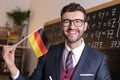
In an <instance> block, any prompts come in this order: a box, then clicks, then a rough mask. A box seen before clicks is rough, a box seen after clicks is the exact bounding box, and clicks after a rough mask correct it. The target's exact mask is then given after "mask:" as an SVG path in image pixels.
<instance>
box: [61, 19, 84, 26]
mask: <svg viewBox="0 0 120 80" xmlns="http://www.w3.org/2000/svg"><path fill="white" fill-rule="evenodd" d="M66 20H68V21H69V25H68V26H65V25H63V22H65V21H66ZM76 20H79V21H81V25H80V26H76V24H75V22H74V21H76ZM72 22H73V24H74V25H75V26H76V27H81V26H82V25H83V23H85V21H84V20H82V19H74V20H70V19H63V20H61V23H62V25H63V26H64V27H69V26H71V24H72Z"/></svg>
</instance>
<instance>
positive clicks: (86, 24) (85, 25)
mask: <svg viewBox="0 0 120 80" xmlns="http://www.w3.org/2000/svg"><path fill="white" fill-rule="evenodd" d="M87 27H88V22H85V24H84V31H86V30H87Z"/></svg>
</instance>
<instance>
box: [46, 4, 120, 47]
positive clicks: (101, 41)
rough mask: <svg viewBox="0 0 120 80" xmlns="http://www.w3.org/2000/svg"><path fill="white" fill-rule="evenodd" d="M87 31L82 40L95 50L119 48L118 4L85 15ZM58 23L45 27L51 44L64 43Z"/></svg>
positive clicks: (119, 10) (119, 17) (119, 20)
mask: <svg viewBox="0 0 120 80" xmlns="http://www.w3.org/2000/svg"><path fill="white" fill-rule="evenodd" d="M87 21H88V24H89V25H88V29H87V31H86V32H85V34H84V36H83V37H84V38H85V40H86V42H88V44H89V45H90V46H91V47H93V48H96V49H110V48H112V49H114V48H115V49H116V48H117V49H118V48H120V4H115V5H113V6H109V7H106V8H102V9H100V10H96V11H93V12H90V13H87ZM59 25H60V21H59V22H56V23H53V24H50V25H46V26H45V31H46V34H47V37H48V39H49V41H50V42H51V43H52V44H58V43H60V42H63V41H64V37H63V35H62V33H61V31H60V28H59Z"/></svg>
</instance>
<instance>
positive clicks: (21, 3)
mask: <svg viewBox="0 0 120 80" xmlns="http://www.w3.org/2000/svg"><path fill="white" fill-rule="evenodd" d="M29 5H30V3H29V0H0V26H5V24H6V22H7V21H8V22H9V23H10V27H12V21H10V20H9V19H8V17H7V15H6V12H8V11H11V10H13V9H15V8H16V7H20V8H21V9H22V10H28V9H29Z"/></svg>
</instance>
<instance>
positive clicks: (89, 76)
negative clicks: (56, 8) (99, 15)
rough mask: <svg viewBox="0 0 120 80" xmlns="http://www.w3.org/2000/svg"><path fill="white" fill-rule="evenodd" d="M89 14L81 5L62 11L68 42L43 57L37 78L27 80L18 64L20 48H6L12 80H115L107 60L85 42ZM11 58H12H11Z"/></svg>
mask: <svg viewBox="0 0 120 80" xmlns="http://www.w3.org/2000/svg"><path fill="white" fill-rule="evenodd" d="M87 26H88V23H87V22H86V12H85V10H84V8H83V7H82V6H81V5H80V4H77V3H70V4H68V5H66V6H64V7H63V9H62V10H61V25H60V27H61V31H62V32H63V34H64V36H65V38H66V40H65V42H64V43H61V44H57V45H52V46H51V47H50V49H49V51H48V53H47V54H46V55H43V56H42V57H40V60H39V63H38V65H37V67H36V69H35V70H34V72H33V74H32V75H31V76H30V77H29V78H27V77H25V76H23V74H21V73H20V71H19V70H18V68H17V67H16V65H15V64H14V52H15V49H16V46H5V47H4V48H3V58H4V60H5V62H6V64H7V66H8V69H9V70H10V73H11V76H12V79H13V80H14V79H17V80H111V77H110V73H109V68H108V64H107V57H106V56H105V55H104V54H103V53H101V52H98V51H96V50H95V49H92V48H91V47H90V46H89V45H88V44H87V43H86V42H85V40H84V39H83V37H82V36H83V34H84V32H85V31H86V30H87ZM8 57H9V58H8Z"/></svg>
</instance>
